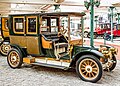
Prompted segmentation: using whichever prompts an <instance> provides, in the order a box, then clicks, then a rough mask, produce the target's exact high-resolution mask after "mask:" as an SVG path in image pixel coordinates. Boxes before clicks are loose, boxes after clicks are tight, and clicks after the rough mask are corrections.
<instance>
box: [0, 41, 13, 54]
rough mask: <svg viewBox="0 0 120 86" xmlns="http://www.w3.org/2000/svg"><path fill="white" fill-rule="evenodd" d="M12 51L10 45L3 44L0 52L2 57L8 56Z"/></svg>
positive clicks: (0, 46)
mask: <svg viewBox="0 0 120 86" xmlns="http://www.w3.org/2000/svg"><path fill="white" fill-rule="evenodd" d="M10 49H11V46H10V45H9V44H4V43H2V44H1V45H0V52H1V54H2V55H4V56H6V55H7V54H8V51H9V50H10Z"/></svg>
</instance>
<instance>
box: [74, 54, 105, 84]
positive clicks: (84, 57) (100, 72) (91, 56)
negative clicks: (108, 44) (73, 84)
mask: <svg viewBox="0 0 120 86" xmlns="http://www.w3.org/2000/svg"><path fill="white" fill-rule="evenodd" d="M84 59H91V60H93V61H94V62H95V63H96V64H97V66H98V69H99V73H98V76H97V77H96V78H95V79H91V80H90V79H87V78H86V77H84V76H82V74H80V72H79V71H80V70H79V64H80V63H81V61H82V60H84ZM76 72H77V74H78V76H79V77H80V78H81V79H82V80H83V81H87V82H92V83H95V82H97V81H99V80H100V79H101V77H102V73H103V69H102V65H101V63H100V61H99V59H98V58H97V57H95V56H93V55H83V56H81V57H80V58H79V59H78V61H77V62H76Z"/></svg>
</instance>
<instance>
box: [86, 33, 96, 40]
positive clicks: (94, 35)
mask: <svg viewBox="0 0 120 86" xmlns="http://www.w3.org/2000/svg"><path fill="white" fill-rule="evenodd" d="M87 37H88V38H90V37H91V36H90V32H89V33H88V34H87ZM97 37H98V35H97V33H93V38H94V39H96V38H97Z"/></svg>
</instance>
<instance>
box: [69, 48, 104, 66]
mask: <svg viewBox="0 0 120 86" xmlns="http://www.w3.org/2000/svg"><path fill="white" fill-rule="evenodd" d="M83 55H94V56H95V57H96V58H98V59H100V58H104V55H103V54H102V53H101V52H99V51H97V50H86V51H82V52H79V53H77V54H76V55H74V56H73V57H72V61H71V64H70V67H72V66H75V64H76V61H77V60H78V59H79V58H80V57H81V56H83Z"/></svg>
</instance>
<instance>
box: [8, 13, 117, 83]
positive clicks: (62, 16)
mask: <svg viewBox="0 0 120 86" xmlns="http://www.w3.org/2000/svg"><path fill="white" fill-rule="evenodd" d="M84 15H85V14H84V13H76V12H56V13H38V14H21V15H19V14H16V15H9V33H10V36H9V37H10V45H11V47H12V48H11V49H10V51H9V53H8V55H7V62H8V64H9V66H10V67H11V68H13V69H15V68H19V67H21V65H22V64H23V63H28V64H32V65H40V66H47V67H53V68H60V69H64V70H67V69H69V68H74V69H76V72H77V74H78V76H79V77H80V78H81V79H82V80H84V81H88V82H97V81H98V80H100V79H101V77H102V73H103V69H104V70H109V71H112V70H113V69H114V68H115V66H116V57H115V55H116V54H117V49H116V48H114V47H109V46H100V47H99V48H95V47H90V46H85V45H83V42H84V41H83V38H82V37H81V36H78V35H77V34H75V33H73V32H72V30H71V29H70V25H71V22H74V23H80V20H81V18H82V17H83V16H84ZM78 28H79V27H78ZM78 28H76V29H78Z"/></svg>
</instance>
